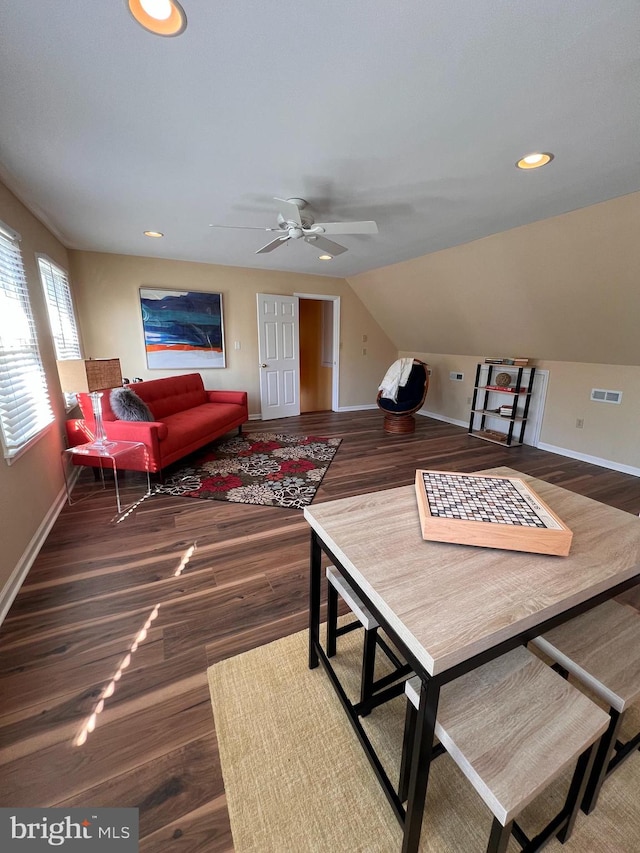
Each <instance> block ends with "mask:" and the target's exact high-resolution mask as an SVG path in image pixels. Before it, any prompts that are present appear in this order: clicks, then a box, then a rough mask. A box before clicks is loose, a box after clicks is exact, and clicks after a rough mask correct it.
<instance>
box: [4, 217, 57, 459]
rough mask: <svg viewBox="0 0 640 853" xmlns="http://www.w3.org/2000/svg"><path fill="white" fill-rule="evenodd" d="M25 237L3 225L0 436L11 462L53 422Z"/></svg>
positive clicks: (5, 454)
mask: <svg viewBox="0 0 640 853" xmlns="http://www.w3.org/2000/svg"><path fill="white" fill-rule="evenodd" d="M19 241H20V238H19V236H18V235H17V234H16V233H15V232H14V231H12V230H11V229H10V228H7V226H5V225H3V224H2V223H0V433H1V435H0V437H1V438H2V446H3V451H4V457H5V459H7V460H8V461H11V459H12V458H13V457H15V456H16V455H17V454H18V453H19V452H20V451H21V450H22V449H23V448H24V447H25V446H26V445H27V444H28V443H29V442H30V441H31V440H32V439H34V438H35V437H36V436H37V435H38V434H39V433H40V432H41V431H42V430H43V429H44V428H45V427H47V426H48V425H49V424H50V423H51V422H52V421H53V412H52V410H51V404H50V402H49V393H48V390H47V382H46V378H45V375H44V369H43V367H42V360H41V359H40V351H39V349H38V340H37V337H36V331H35V326H34V323H33V315H32V313H31V304H30V301H29V291H28V288H27V280H26V277H25V274H24V267H23V265H22V255H21V253H20V244H19Z"/></svg>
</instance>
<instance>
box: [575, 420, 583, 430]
mask: <svg viewBox="0 0 640 853" xmlns="http://www.w3.org/2000/svg"><path fill="white" fill-rule="evenodd" d="M583 427H584V418H576V429H582V428H583Z"/></svg>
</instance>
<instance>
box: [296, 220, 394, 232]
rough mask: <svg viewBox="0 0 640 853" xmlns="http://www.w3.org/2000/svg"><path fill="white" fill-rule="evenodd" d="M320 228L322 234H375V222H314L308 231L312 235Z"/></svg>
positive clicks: (376, 229)
mask: <svg viewBox="0 0 640 853" xmlns="http://www.w3.org/2000/svg"><path fill="white" fill-rule="evenodd" d="M319 228H322V231H320V232H319V233H321V234H322V233H324V234H377V233H378V226H377V225H376V223H375V222H373V221H369V222H315V223H314V224H313V225H312V226H311V228H310V229H309V230H310V231H311V232H312V233H313V232H314V231H315V230H316V229H319Z"/></svg>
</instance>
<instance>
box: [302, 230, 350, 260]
mask: <svg viewBox="0 0 640 853" xmlns="http://www.w3.org/2000/svg"><path fill="white" fill-rule="evenodd" d="M304 240H305V243H308V244H309V245H310V246H315V248H316V249H322V250H323V251H324V252H327V253H328V254H329V255H341V254H342V253H343V252H346V251H348V250H347V247H346V246H341V245H340V244H339V243H334V242H333V240H327V238H326V237H320V236H317V235H315V234H309V235H307V236H306V237H305V238H304Z"/></svg>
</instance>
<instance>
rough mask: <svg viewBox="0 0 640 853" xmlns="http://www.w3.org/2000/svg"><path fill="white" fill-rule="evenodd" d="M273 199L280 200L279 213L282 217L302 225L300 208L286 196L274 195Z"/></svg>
mask: <svg viewBox="0 0 640 853" xmlns="http://www.w3.org/2000/svg"><path fill="white" fill-rule="evenodd" d="M273 200H274V201H279V202H280V213H281V214H282V218H283V219H285V220H286V221H287V222H295V223H296V225H302V218H301V216H300V208H299V207H298V205H297V204H294V203H293V202H292V201H289V200H288V199H286V198H278V197H277V196H274V199H273Z"/></svg>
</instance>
